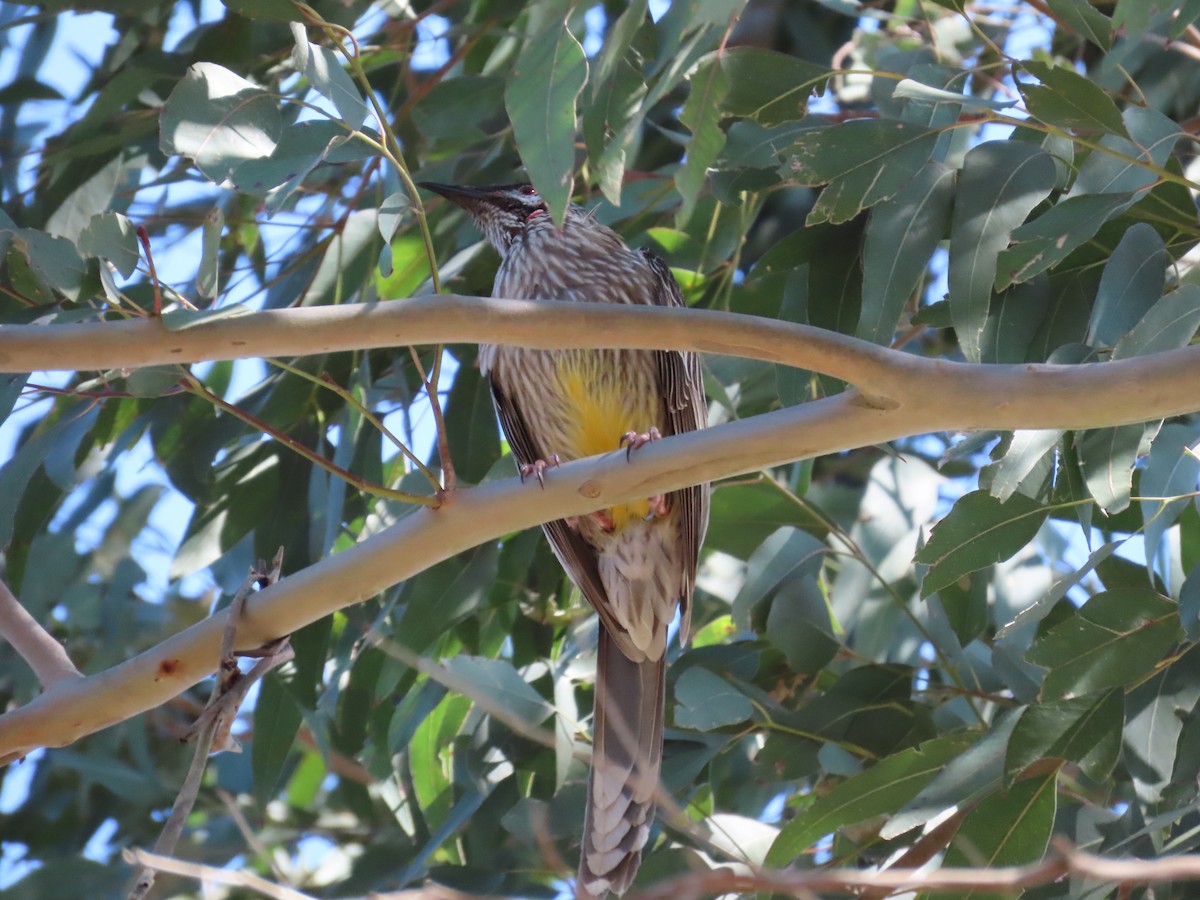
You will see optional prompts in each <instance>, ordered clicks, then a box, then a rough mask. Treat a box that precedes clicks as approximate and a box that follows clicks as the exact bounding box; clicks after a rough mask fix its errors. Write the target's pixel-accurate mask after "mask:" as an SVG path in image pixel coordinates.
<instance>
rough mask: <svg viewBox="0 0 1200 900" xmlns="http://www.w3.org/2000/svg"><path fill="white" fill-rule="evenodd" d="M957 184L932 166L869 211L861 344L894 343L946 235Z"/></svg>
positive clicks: (945, 170) (950, 174)
mask: <svg viewBox="0 0 1200 900" xmlns="http://www.w3.org/2000/svg"><path fill="white" fill-rule="evenodd" d="M954 180H955V179H954V171H953V170H951V169H948V168H946V167H945V166H942V165H939V164H937V163H929V164H927V165H926V166H925V167H924V168H923V169H922V170H921V171H920V172H918V173H917V175H916V176H915V177H914V178H913V179H912V181H910V182H909V183H908V184H906V185H905V186H904V187H902V188H901V189H900V191H899V192H898V193H897V194H896V195H895V196H894V197H892V198H891V199H889V200H885V201H883V202H882V203H880V204H879V205H877V206H876V207H875V208H874V209H873V210H872V211H871V219H870V222H869V223H868V224H867V237H866V243H865V245H864V249H863V300H862V310H861V312H860V314H859V320H858V332H857V333H858V336H859V337H860V338H863V339H864V340H868V341H873V342H874V343H877V344H885V345H886V344H889V343H891V339H892V335H893V334H894V333H895V330H896V323H897V321H898V320H899V318H900V313H901V311H902V310H903V309H904V304H905V303H907V302H908V300H909V298H910V296H911V295H912V292H913V290H914V289H915V288H916V286H917V284H918V283H919V281H920V280H921V278H922V276H923V275H924V274H925V270H926V267H927V266H928V264H929V258H930V256H931V255H932V253H933V251H934V249H935V248H936V247H937V245H938V243H939V242H940V241H941V239H942V237H943V235H944V233H945V229H946V226H947V224H948V222H949V219H950V209H951V203H952V201H953V191H954Z"/></svg>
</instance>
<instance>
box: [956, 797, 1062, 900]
mask: <svg viewBox="0 0 1200 900" xmlns="http://www.w3.org/2000/svg"><path fill="white" fill-rule="evenodd" d="M1057 809H1058V793H1057V776H1055V775H1053V774H1052V775H1046V776H1044V777H1042V778H1030V779H1028V780H1026V781H1021V782H1018V783H1017V784H1015V785H1013V786H1012V787H1011V788H1009V789H1008V790H1007V791H999V792H997V793H994V794H992V795H990V796H988V797H985V798H984V799H983V801H982V802H981V803H980V804H979V805H978V806H976V807H975V808H974V809H972V810H971V811H970V812H969V813H968V814H967V817H966V818H965V819H964V820H963V823H962V825H961V826H960V827H959V829H958V832H957V833H956V834H955V835H954V840H953V841H952V842H951V844H950V846H949V847H948V848H947V849H946V858H945V861H944V864H945V865H946V866H961V867H968V866H969V867H972V868H977V867H980V866H986V867H989V868H991V867H1001V866H1019V865H1023V864H1028V863H1034V862H1037V861H1038V860H1040V859H1041V858H1042V856H1043V855H1044V854H1045V852H1046V846H1047V845H1048V844H1049V842H1050V834H1051V832H1052V830H1053V828H1054V814H1055V812H1056V810H1057ZM1010 895H1011V894H1010V892H1008V891H981V890H975V891H964V892H962V893H961V894H959V895H957V896H961V897H963V898H967V897H970V898H974V900H978V898H981V897H988V898H993V897H995V898H998V900H999V898H1007V897H1009V896H1010Z"/></svg>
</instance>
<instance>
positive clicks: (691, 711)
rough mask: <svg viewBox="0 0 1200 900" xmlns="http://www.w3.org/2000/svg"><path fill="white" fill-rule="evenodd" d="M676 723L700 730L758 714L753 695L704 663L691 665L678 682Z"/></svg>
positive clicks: (708, 729) (676, 686)
mask: <svg viewBox="0 0 1200 900" xmlns="http://www.w3.org/2000/svg"><path fill="white" fill-rule="evenodd" d="M675 701H676V704H677V705H676V707H675V724H676V725H679V726H680V727H682V728H694V729H696V730H697V731H711V730H713V729H714V728H723V727H725V726H726V725H736V724H737V723H738V722H744V721H746V720H747V719H749V718H750V717H751V716H752V715H754V706H753V705H752V704H751V703H750V700H749V698H747V697H746V695H745V694H743V693H742V692H741V691H739V690H738V689H737V688H735V687H734V686H733V685H732V684H730V683H729V682H728V681H726V680H725V679H724V678H722V677H721V676H719V675H717V674H715V673H713V672H710V671H709V670H708V669H706V668H704V667H703V666H691V667H690V668H688V669H685V670H684V672H683V674H682V675H680V676H679V678H678V679H677V680H676V682H675Z"/></svg>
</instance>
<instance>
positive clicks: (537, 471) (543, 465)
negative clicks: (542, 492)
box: [521, 453, 558, 488]
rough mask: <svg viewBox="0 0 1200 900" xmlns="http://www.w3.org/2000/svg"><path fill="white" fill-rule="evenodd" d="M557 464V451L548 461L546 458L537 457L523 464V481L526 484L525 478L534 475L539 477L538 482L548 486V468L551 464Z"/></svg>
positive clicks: (542, 485)
mask: <svg viewBox="0 0 1200 900" xmlns="http://www.w3.org/2000/svg"><path fill="white" fill-rule="evenodd" d="M557 465H558V454H557V453H555V454H554V455H553V456H551V457H550V462H546V460H544V459H535V460H534V461H533V462H531V463H527V464H525V465H523V466H521V483H522V484H524V482H525V479H526V478H528V477H529V476H530V475H532V476H533V477H534V478H536V479H537V481H538V484H539V485H540V486H541V487H543V488H544V487H545V486H546V470H547V469H548V468H550V467H551V466H557Z"/></svg>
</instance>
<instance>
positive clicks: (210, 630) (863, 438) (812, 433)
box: [0, 354, 1200, 760]
mask: <svg viewBox="0 0 1200 900" xmlns="http://www.w3.org/2000/svg"><path fill="white" fill-rule="evenodd" d="M1173 356H1176V357H1177V356H1178V354H1160V355H1159V356H1157V357H1149V358H1147V359H1146V360H1144V361H1140V362H1143V363H1145V364H1146V368H1145V369H1144V370H1143V371H1142V372H1141V376H1140V379H1141V380H1138V379H1136V378H1135V379H1134V383H1133V384H1112V383H1111V379H1108V378H1107V376H1106V374H1105V372H1106V370H1110V369H1113V368H1117V367H1122V366H1125V364H1124V363H1109V364H1105V365H1097V366H1081V367H1078V368H1074V369H1072V368H1068V369H1060V370H1059V371H1058V372H1057V373H1056V374H1055V375H1053V376H1051V375H1047V374H1044V373H1043V374H1038V375H1028V374H1022V371H1021V367H1015V368H1016V371H1014V372H1013V373H1012V374H1011V375H1009V376H1007V377H1006V378H1001V379H999V380H996V381H995V382H994V383H990V384H989V383H988V382H987V379H983V378H980V379H975V380H972V379H970V378H968V379H966V383H961V382H960V381H958V380H956V379H954V378H951V377H950V376H948V375H944V374H943V375H939V377H938V378H937V379H936V380H935V381H933V382H931V383H930V384H929V385H928V386H927V389H926V390H925V392H924V395H923V396H922V397H920V398H919V399H915V400H914V401H913V402H912V403H911V404H905V405H904V406H901V407H893V408H887V409H881V408H879V407H876V406H872V405H870V404H868V403H867V402H865V401H864V399H863V397H862V395H861V394H859V393H858V392H857V391H853V390H851V391H847V392H846V393H844V394H839V395H838V396H835V397H831V398H828V399H826V400H820V401H817V402H814V403H808V404H804V405H802V406H797V407H791V408H788V409H783V410H778V411H776V412H773V413H768V414H766V415H761V416H755V417H753V418H750V419H744V420H742V421H739V422H732V423H728V424H724V425H719V426H716V427H714V428H709V429H707V430H705V431H700V432H693V433H690V434H683V435H677V436H674V437H669V438H666V439H664V440H661V441H655V442H654V443H652V444H649V445H647V446H645V447H643V448H641V449H640V450H639V451H638V452H637V454H635V455H634V457H633V461H632V462H626V459H625V454H624V453H623V452H620V451H617V452H613V453H609V454H605V455H603V456H598V457H592V458H589V459H586V460H579V461H575V462H569V463H565V464H563V465H562V466H561V467H558V468H554V469H552V470H550V471H549V472H548V473H547V477H546V483H545V487H544V488H543V489H539V488H538V487H537V486H535V485H533V484H521V483H520V481H519V480H518V479H516V478H511V479H507V480H505V481H500V482H491V483H488V484H485V485H481V486H479V487H474V488H467V489H460V490H458V491H455V492H453V493H451V494H448V495H447V496H446V498H445V502H444V503H443V504H442V506H441V507H439V508H437V509H429V508H422V509H417V510H413V511H412V512H410V513H409V514H408V516H407V517H405V518H404V519H403V520H401V521H400V522H398V523H397V524H396V525H393V526H392V527H391V528H389V529H387V530H386V531H383V532H381V533H380V534H377V535H375V536H374V537H371V538H369V539H367V540H365V541H363V542H362V543H360V544H357V545H355V546H354V547H351V548H349V549H348V550H345V551H343V552H341V553H339V554H337V555H336V556H333V557H330V558H329V559H326V560H323V561H322V562H320V563H318V564H316V565H313V566H310V567H309V568H307V569H305V570H303V571H301V572H298V573H297V574H295V575H292V576H291V577H289V578H287V579H286V580H284V581H282V582H280V583H279V584H276V585H272V586H271V587H269V588H267V589H266V590H263V591H261V592H259V593H258V594H256V595H254V597H252V598H251V599H250V602H249V603H248V604H247V606H246V610H245V614H244V616H243V620H242V622H241V624H240V625H239V627H238V641H239V645H240V646H239V649H245V648H250V647H255V646H259V645H262V644H264V643H267V642H268V641H270V640H273V639H275V638H277V637H279V636H281V635H285V634H289V633H291V632H293V631H295V630H297V629H298V628H301V627H303V626H304V625H306V624H308V623H310V622H313V621H315V620H316V619H319V618H321V617H323V616H325V615H328V614H329V613H330V612H333V611H334V610H336V609H339V608H341V607H344V606H348V605H350V604H352V603H357V602H359V601H361V600H364V599H366V598H367V597H371V596H373V595H375V594H377V593H378V592H379V591H381V590H383V589H385V588H387V587H389V586H390V585H393V584H395V583H397V582H399V581H402V580H404V579H405V578H409V577H412V576H413V575H415V574H417V573H418V572H421V571H423V570H424V569H426V568H428V567H429V566H431V565H433V564H434V563H437V562H439V561H441V560H444V559H447V558H449V557H450V556H453V555H454V554H456V553H459V552H461V551H463V550H466V549H469V548H470V547H474V546H476V545H478V544H481V543H484V542H485V541H489V540H494V539H495V538H497V537H499V536H501V535H503V534H507V533H509V532H512V531H516V530H518V529H522V528H528V527H531V526H533V525H536V524H538V523H540V522H544V521H547V520H549V519H557V518H562V517H564V516H570V515H585V514H587V513H589V512H591V511H593V510H597V509H603V508H606V507H610V506H613V505H616V504H619V503H624V502H628V501H631V500H635V499H638V498H642V497H648V496H653V495H654V494H657V493H660V492H664V491H670V490H676V489H679V488H682V487H685V486H687V485H690V484H696V483H700V482H705V481H715V480H718V479H720V478H724V477H728V476H732V475H738V474H743V473H746V472H753V471H758V470H760V469H763V468H766V467H769V466H774V465H780V464H783V463H786V462H791V461H794V460H797V459H805V458H808V457H812V456H818V455H821V454H825V453H831V452H836V451H840V450H844V449H847V448H851V447H860V446H865V445H870V444H876V443H882V442H885V441H889V440H894V439H896V438H899V437H904V436H907V435H912V434H925V433H928V432H932V431H943V430H948V429H959V428H972V427H995V428H1006V429H1007V428H1054V427H1098V426H1104V425H1115V424H1120V423H1123V422H1130V421H1140V420H1144V419H1147V418H1160V417H1163V416H1167V415H1172V414H1175V413H1181V412H1186V411H1192V410H1196V409H1200V394H1197V393H1196V391H1195V387H1194V386H1195V384H1196V383H1197V381H1196V380H1195V376H1192V377H1190V378H1184V377H1182V376H1181V375H1180V373H1179V371H1178V369H1175V370H1174V371H1173V372H1172V371H1171V370H1169V369H1166V370H1161V371H1160V370H1159V369H1158V368H1155V367H1156V366H1161V365H1165V364H1164V363H1162V359H1163V358H1167V357H1173ZM939 365H940V364H939ZM962 368H963V369H971V368H972V367H962ZM1036 368H1039V369H1041V368H1044V367H1036ZM1125 369H1126V372H1127V374H1128V372H1129V369H1128V367H1127V366H1126V367H1125ZM974 370H975V371H981V370H982V369H981V368H980V367H974ZM1169 374H1173V375H1174V377H1173V378H1170V377H1167V376H1168V375H1169ZM1131 377H1132V376H1131ZM1025 378H1033V380H1034V383H1035V384H1038V383H1039V382H1040V384H1041V389H1040V390H1034V389H1032V388H1031V387H1030V386H1029V385H1026V386H1025V389H1024V390H1022V389H1019V387H1018V385H1020V384H1021V382H1022V380H1023V379H1025ZM1177 382H1183V383H1184V385H1185V387H1187V390H1184V391H1178V390H1175V389H1174V388H1175V384H1176V383H1177ZM1006 385H1007V387H1006ZM1101 385H1103V387H1101ZM1114 395H1115V396H1117V397H1118V398H1119V402H1116V401H1114ZM1135 401H1136V402H1135ZM223 623H224V615H223V614H217V615H215V616H213V617H212V618H210V619H207V620H205V621H203V622H200V623H198V624H197V625H194V626H192V627H191V628H188V629H187V630H185V631H183V632H180V633H179V634H176V635H174V636H173V637H170V638H168V639H167V640H165V641H163V642H162V643H161V644H159V645H158V646H156V647H154V648H153V649H151V650H148V651H146V652H144V653H142V654H140V655H139V656H136V657H134V658H133V659H130V660H128V661H126V662H124V663H122V664H120V665H118V666H115V667H114V668H112V669H109V670H107V671H105V672H101V673H99V674H97V675H93V676H90V677H88V678H86V679H82V680H76V681H70V682H63V683H60V684H59V685H57V686H56V687H55V688H53V689H52V690H50V691H47V692H46V693H45V694H43V695H42V696H40V697H38V698H36V699H35V700H33V701H31V702H30V703H29V704H27V705H26V706H24V707H22V708H20V709H17V710H14V711H12V712H9V713H7V714H5V715H4V716H0V760H8V759H12V758H13V757H14V756H19V755H22V754H24V753H27V752H28V751H30V750H32V749H34V748H35V747H42V746H63V745H65V744H69V743H71V742H72V741H74V740H76V739H78V738H79V737H82V736H83V735H86V734H90V733H92V732H94V731H97V730H99V729H101V728H104V727H106V726H108V725H112V724H115V723H117V722H120V721H123V720H125V719H127V718H129V717H131V716H134V715H137V714H138V713H140V712H144V711H145V710H147V709H151V708H153V707H155V706H158V705H160V704H161V703H164V702H165V701H167V700H169V699H170V698H171V697H173V696H175V695H176V694H178V693H180V692H181V691H183V690H185V689H186V688H188V687H190V686H191V685H193V684H195V683H197V682H198V681H200V680H201V679H203V678H205V677H206V676H207V675H209V674H210V673H211V672H212V671H213V670H214V669H215V668H216V665H217V659H218V646H219V641H220V635H221V628H222V626H223Z"/></svg>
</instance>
